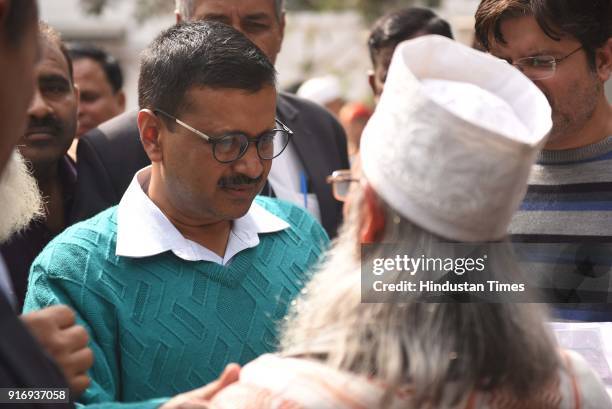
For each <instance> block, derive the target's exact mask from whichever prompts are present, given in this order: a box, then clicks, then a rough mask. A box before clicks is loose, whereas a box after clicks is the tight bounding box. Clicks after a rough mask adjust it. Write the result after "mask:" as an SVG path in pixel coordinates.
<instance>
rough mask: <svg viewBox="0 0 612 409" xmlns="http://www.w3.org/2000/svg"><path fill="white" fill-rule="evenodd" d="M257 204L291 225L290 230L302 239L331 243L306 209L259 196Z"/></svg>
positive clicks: (323, 243) (256, 200)
mask: <svg viewBox="0 0 612 409" xmlns="http://www.w3.org/2000/svg"><path fill="white" fill-rule="evenodd" d="M255 203H257V204H258V205H259V206H261V207H263V208H264V209H265V210H267V211H268V212H270V213H272V214H273V215H274V216H276V217H278V218H279V219H282V220H284V221H285V222H287V224H289V226H290V230H291V231H292V232H293V233H294V234H295V235H297V237H299V238H301V239H307V238H309V239H311V240H314V241H315V242H317V243H321V244H322V245H326V244H327V243H328V242H329V237H328V236H327V233H326V232H325V230H324V229H323V227H321V225H320V224H319V222H318V221H317V220H316V219H315V218H314V217H313V216H312V215H311V214H310V213H309V212H308V211H306V210H305V209H303V208H302V207H300V206H297V205H295V204H293V203H290V202H287V201H284V200H280V199H276V198H270V197H266V196H257V197H256V199H255Z"/></svg>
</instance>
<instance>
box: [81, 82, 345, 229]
mask: <svg viewBox="0 0 612 409" xmlns="http://www.w3.org/2000/svg"><path fill="white" fill-rule="evenodd" d="M276 111H277V116H278V118H279V119H280V120H281V121H282V122H283V123H284V124H285V125H287V126H288V127H289V128H290V129H291V130H293V132H294V136H293V139H292V143H293V144H294V146H295V150H296V151H297V153H298V156H299V157H300V159H301V160H302V164H303V165H304V169H305V171H306V173H307V175H308V179H309V181H310V189H311V191H312V192H313V193H314V194H316V196H317V199H318V201H319V207H320V209H321V222H322V223H321V224H322V225H323V227H324V228H325V230H326V231H327V233H328V234H329V235H330V237H333V236H335V235H336V231H337V228H338V225H339V224H340V223H341V221H342V205H341V203H339V202H338V201H336V200H335V199H334V197H333V196H332V191H331V187H330V186H329V185H328V184H327V183H326V182H325V178H326V176H327V175H329V174H331V173H332V172H333V171H334V170H337V169H347V168H348V167H349V163H348V154H347V150H346V136H345V134H344V131H343V129H342V127H341V126H340V124H339V123H338V121H336V120H335V119H334V118H333V116H332V115H331V114H329V113H328V112H327V111H326V110H324V109H323V108H321V107H319V106H318V105H315V104H313V103H311V102H308V101H305V100H303V99H300V98H297V97H295V96H293V95H290V94H285V93H280V94H279V97H278V99H277V109H276ZM150 163H151V162H150V161H149V158H148V157H147V155H146V153H145V151H144V149H143V147H142V145H141V143H140V137H139V133H138V127H137V124H136V112H130V113H126V114H123V115H120V116H119V117H116V118H114V119H112V120H110V121H108V122H106V123H104V124H102V125H101V126H100V127H99V128H97V129H93V130H91V131H89V132H88V133H87V134H86V135H84V136H83V137H82V138H81V140H80V142H79V146H78V149H77V172H78V177H77V187H76V193H75V202H74V212H75V213H74V214H75V215H76V218H77V219H78V220H83V219H86V218H89V217H91V216H93V215H95V214H96V213H98V212H100V211H102V210H104V209H106V208H108V207H110V206H113V205H116V204H117V203H119V200H120V199H121V196H123V193H124V192H125V190H126V189H127V187H128V185H129V184H130V182H131V181H132V178H133V177H134V174H135V173H136V172H137V171H138V170H140V169H142V168H144V167H145V166H148V165H149V164H150ZM267 191H268V189H264V191H263V193H264V194H265V193H266V192H267Z"/></svg>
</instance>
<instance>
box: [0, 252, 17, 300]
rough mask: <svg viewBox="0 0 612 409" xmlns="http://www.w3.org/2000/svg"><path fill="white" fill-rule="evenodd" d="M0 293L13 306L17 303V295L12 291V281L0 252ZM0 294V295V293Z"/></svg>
mask: <svg viewBox="0 0 612 409" xmlns="http://www.w3.org/2000/svg"><path fill="white" fill-rule="evenodd" d="M0 293H1V294H2V295H3V296H4V297H5V298H6V299H7V300H8V302H9V304H11V306H12V307H13V308H15V306H16V305H17V297H16V296H15V292H14V291H13V282H12V280H11V275H10V274H9V271H8V268H7V267H6V264H5V263H4V259H3V258H2V255H1V254H0ZM0 296H1V295H0Z"/></svg>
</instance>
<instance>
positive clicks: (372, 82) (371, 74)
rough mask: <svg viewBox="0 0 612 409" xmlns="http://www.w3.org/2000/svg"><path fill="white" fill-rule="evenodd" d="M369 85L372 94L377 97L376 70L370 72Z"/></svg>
mask: <svg viewBox="0 0 612 409" xmlns="http://www.w3.org/2000/svg"><path fill="white" fill-rule="evenodd" d="M368 84H370V88H371V89H372V94H374V96H376V80H375V79H374V70H368Z"/></svg>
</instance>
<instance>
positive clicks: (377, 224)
mask: <svg viewBox="0 0 612 409" xmlns="http://www.w3.org/2000/svg"><path fill="white" fill-rule="evenodd" d="M385 224H386V216H385V212H384V211H383V209H382V206H381V204H380V199H379V197H378V195H377V194H376V192H374V189H372V187H371V186H370V185H369V184H367V185H366V186H365V187H364V198H363V203H362V208H361V230H360V233H359V236H360V237H359V238H360V239H361V243H362V244H372V243H376V242H378V241H379V240H380V238H381V237H382V235H383V233H384V232H385Z"/></svg>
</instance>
